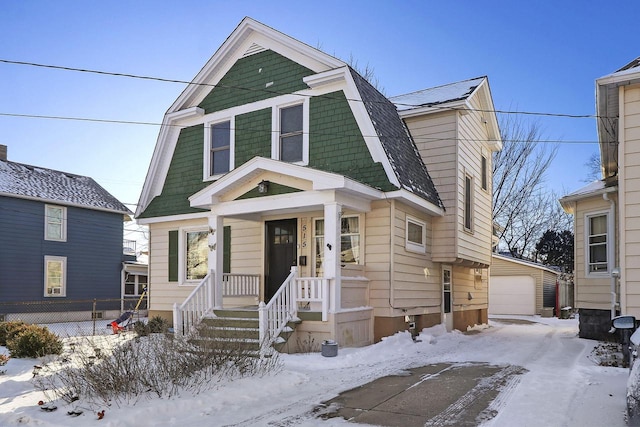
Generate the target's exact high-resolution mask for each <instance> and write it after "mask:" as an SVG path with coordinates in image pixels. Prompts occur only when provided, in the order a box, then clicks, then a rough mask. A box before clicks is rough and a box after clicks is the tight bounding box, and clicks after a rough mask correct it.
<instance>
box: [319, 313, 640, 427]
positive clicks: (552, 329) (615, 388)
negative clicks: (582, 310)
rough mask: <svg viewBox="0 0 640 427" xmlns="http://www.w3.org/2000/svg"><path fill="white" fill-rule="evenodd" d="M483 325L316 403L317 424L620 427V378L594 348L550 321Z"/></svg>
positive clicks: (505, 321)
mask: <svg viewBox="0 0 640 427" xmlns="http://www.w3.org/2000/svg"><path fill="white" fill-rule="evenodd" d="M539 321H545V322H549V324H548V325H547V324H541V323H538V322H539ZM491 322H492V325H494V327H491V328H489V329H481V330H472V331H470V332H467V333H465V334H464V335H469V336H470V338H471V336H473V337H474V341H467V342H465V341H464V340H463V341H462V342H464V343H465V344H467V343H468V344H472V343H475V344H476V345H471V346H469V347H467V346H466V345H464V346H460V347H458V348H457V350H454V351H446V352H444V353H443V354H442V355H441V356H443V357H439V356H436V357H432V358H431V359H432V360H433V362H432V363H430V364H427V365H424V366H422V367H417V368H413V369H406V370H403V371H401V373H400V374H398V375H388V376H385V377H382V378H378V379H376V380H374V381H371V382H369V383H366V384H364V385H362V386H359V387H356V388H353V389H350V390H348V391H345V392H342V393H340V394H339V395H338V396H336V397H335V398H332V399H330V400H328V401H325V402H323V406H324V407H325V409H324V411H322V412H325V414H324V418H325V419H335V418H333V417H340V418H342V419H344V420H348V421H350V422H353V423H362V424H367V425H374V426H406V427H412V426H477V425H480V424H482V425H486V426H513V425H518V426H536V427H537V426H543V425H544V426H573V425H581V426H601V425H607V426H610V427H612V426H625V425H626V423H625V415H624V406H625V393H626V391H625V384H626V378H627V375H628V371H627V370H625V369H620V368H606V367H601V366H598V360H596V359H597V356H596V354H597V351H596V350H597V349H594V347H597V346H598V343H597V342H595V341H591V340H585V339H581V338H578V337H577V333H576V332H577V331H576V330H573V329H572V328H565V327H564V324H565V323H563V321H559V320H557V319H551V320H544V319H540V318H537V317H522V318H514V319H510V318H506V317H504V318H495V319H492V321H491ZM476 337H477V339H478V340H477V341H476ZM438 342H439V340H438V339H436V340H434V341H433V343H432V345H431V347H432V348H433V350H434V352H437V350H438V345H439V344H438ZM477 345H480V346H481V347H478V346H477ZM434 356H435V355H434ZM451 356H453V357H451ZM438 358H440V361H438V360H437V359H438ZM456 359H457V360H459V361H456ZM474 359H475V360H474Z"/></svg>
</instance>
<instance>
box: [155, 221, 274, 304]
mask: <svg viewBox="0 0 640 427" xmlns="http://www.w3.org/2000/svg"><path fill="white" fill-rule="evenodd" d="M227 225H228V226H231V272H232V273H244V274H260V275H262V271H263V267H262V266H263V262H262V240H261V234H260V230H262V228H261V223H260V222H256V221H240V220H233V219H227V220H225V226H227ZM199 226H202V227H208V222H207V220H206V218H202V219H196V220H186V221H167V222H163V223H157V224H156V223H153V224H150V225H149V233H150V252H149V292H150V296H149V298H150V308H151V309H152V310H159V311H163V310H172V309H173V303H176V302H178V303H181V302H182V301H184V300H185V298H186V297H187V296H188V295H189V293H190V292H191V291H192V290H193V288H194V285H193V284H184V285H182V284H181V283H180V281H178V282H169V281H168V264H167V259H168V256H169V231H171V230H180V229H181V228H185V227H199ZM181 250H182V249H181V248H178V252H180V251H181ZM179 280H180V278H179ZM262 281H263V278H262V276H261V278H260V282H261V283H262Z"/></svg>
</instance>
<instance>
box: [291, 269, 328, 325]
mask: <svg viewBox="0 0 640 427" xmlns="http://www.w3.org/2000/svg"><path fill="white" fill-rule="evenodd" d="M296 288H297V289H296V296H297V297H298V302H301V303H303V304H305V303H311V302H319V303H321V304H322V321H323V322H326V321H327V317H328V313H329V298H328V296H329V280H328V279H324V278H322V277H300V278H298V279H296Z"/></svg>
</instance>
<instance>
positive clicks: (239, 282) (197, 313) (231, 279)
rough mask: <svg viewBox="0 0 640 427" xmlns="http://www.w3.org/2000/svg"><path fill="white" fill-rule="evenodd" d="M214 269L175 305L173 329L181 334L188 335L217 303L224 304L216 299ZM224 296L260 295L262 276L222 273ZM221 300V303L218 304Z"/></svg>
mask: <svg viewBox="0 0 640 427" xmlns="http://www.w3.org/2000/svg"><path fill="white" fill-rule="evenodd" d="M214 277H215V274H214V272H213V270H212V271H210V272H209V274H207V275H206V276H205V277H204V278H203V279H202V281H201V282H200V283H199V284H198V286H196V287H195V288H194V289H193V291H191V293H190V294H189V296H188V297H187V299H185V300H184V302H183V303H182V304H178V303H175V304H174V305H173V330H174V331H175V333H177V334H180V335H187V334H189V333H190V332H191V330H192V329H193V328H194V327H195V326H196V325H197V324H198V323H199V322H200V321H201V320H202V318H203V317H204V316H205V315H206V314H208V313H210V312H211V311H212V310H213V308H214V307H216V306H217V305H220V306H222V301H216V300H215V299H216V297H215V292H214V291H215V286H214V284H213V278H214ZM222 295H223V297H234V296H255V297H257V296H258V295H260V276H258V275H249V274H228V273H225V274H223V275H222ZM218 302H219V304H217V303H218Z"/></svg>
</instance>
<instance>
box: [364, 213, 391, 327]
mask: <svg viewBox="0 0 640 427" xmlns="http://www.w3.org/2000/svg"><path fill="white" fill-rule="evenodd" d="M391 206H392V204H391V203H387V202H376V203H373V204H372V208H371V211H370V212H368V213H367V215H366V221H365V234H366V236H367V239H366V242H365V253H366V257H367V258H366V263H367V265H366V277H367V279H369V280H370V282H369V304H370V305H371V306H372V307H374V309H375V313H376V315H383V314H384V315H388V307H389V298H390V292H389V276H390V271H391V262H390V254H389V250H390V249H389V248H390V246H391V243H390V237H389V230H390V228H391V225H390V224H391V221H390V211H391V209H392V208H391Z"/></svg>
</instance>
